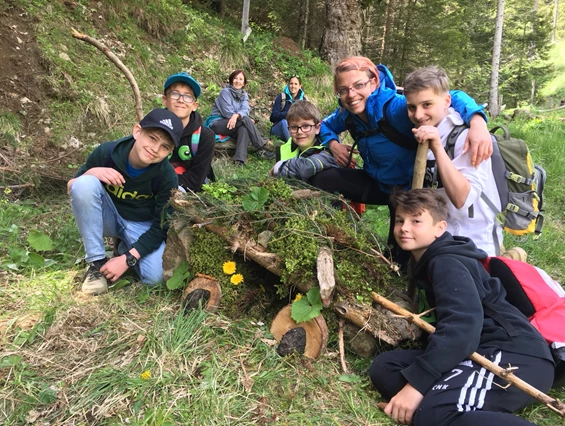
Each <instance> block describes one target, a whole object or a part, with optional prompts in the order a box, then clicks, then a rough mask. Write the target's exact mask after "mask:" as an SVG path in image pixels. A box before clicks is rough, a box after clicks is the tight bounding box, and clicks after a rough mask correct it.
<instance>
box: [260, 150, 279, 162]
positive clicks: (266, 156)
mask: <svg viewBox="0 0 565 426" xmlns="http://www.w3.org/2000/svg"><path fill="white" fill-rule="evenodd" d="M257 155H258V156H259V158H263V159H264V160H274V159H275V157H276V155H275V153H274V152H271V151H267V150H266V149H264V148H263V149H262V150H260V151H257Z"/></svg>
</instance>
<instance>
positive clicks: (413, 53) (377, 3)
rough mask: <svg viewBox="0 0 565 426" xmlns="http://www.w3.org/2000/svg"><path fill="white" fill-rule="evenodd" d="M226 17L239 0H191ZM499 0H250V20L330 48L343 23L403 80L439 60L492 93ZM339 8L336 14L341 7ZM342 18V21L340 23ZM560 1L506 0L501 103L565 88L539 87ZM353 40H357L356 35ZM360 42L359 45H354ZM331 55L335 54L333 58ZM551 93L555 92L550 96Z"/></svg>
mask: <svg viewBox="0 0 565 426" xmlns="http://www.w3.org/2000/svg"><path fill="white" fill-rule="evenodd" d="M187 3H190V4H192V5H194V6H198V7H200V8H205V9H208V10H210V9H212V10H215V11H216V12H217V13H219V14H220V16H222V18H223V19H233V20H234V21H235V20H238V19H241V13H242V1H241V0H216V1H211V0H209V1H204V0H203V1H195V0H194V1H189V2H187ZM497 3H498V2H497V1H495V0H454V1H449V2H447V1H443V0H343V1H335V0H303V1H300V2H296V1H284V0H283V1H281V0H262V1H257V0H255V1H253V0H252V1H251V3H250V11H249V17H250V20H251V26H252V27H254V26H255V27H256V28H257V27H261V28H263V29H268V30H270V31H272V32H274V33H276V34H278V35H280V36H284V37H288V38H290V39H292V40H294V41H295V42H296V43H297V44H298V45H299V46H301V47H304V48H306V49H310V50H312V51H315V52H320V53H321V54H322V56H323V57H326V58H329V59H331V52H327V47H326V46H325V44H326V43H327V39H325V37H326V38H327V34H325V32H324V31H325V30H326V31H327V30H328V29H329V31H331V30H332V29H335V28H336V26H339V25H341V29H340V31H341V32H340V34H341V41H342V43H347V40H346V38H347V31H349V32H350V33H351V32H356V31H358V32H359V33H360V38H357V37H355V36H353V38H354V39H359V40H360V50H359V53H361V54H363V55H366V56H368V57H370V58H371V59H372V60H373V61H375V62H377V63H378V62H381V63H384V64H386V65H387V66H388V67H389V68H390V69H391V71H392V72H393V74H394V75H395V76H396V78H397V83H399V84H401V82H402V79H403V77H404V76H405V75H406V74H407V73H409V72H410V71H411V70H413V69H414V68H417V67H420V66H424V65H429V64H436V65H440V66H442V67H443V68H445V70H446V71H447V73H448V75H449V76H450V78H451V79H452V83H453V86H454V87H457V88H460V89H463V90H465V91H467V92H469V93H471V94H472V95H473V96H475V97H476V98H477V99H478V100H480V101H485V102H486V100H488V94H489V85H490V78H491V71H492V51H493V39H494V32H495V19H496V12H497ZM336 11H337V12H338V13H336ZM336 20H337V21H338V22H336ZM562 21H563V19H562V18H561V17H560V15H559V13H558V0H506V1H505V5H504V26H503V36H502V48H501V57H500V70H499V95H500V98H499V99H501V101H502V102H501V104H505V105H506V106H507V107H509V108H514V107H518V106H520V105H521V104H528V103H537V104H541V105H543V106H545V107H551V106H553V105H554V104H556V103H558V102H559V100H560V98H562V97H563V98H565V92H560V93H548V92H547V91H542V90H541V89H542V88H543V87H544V85H545V84H546V83H547V82H548V81H549V80H551V79H552V77H553V75H554V72H556V70H555V69H554V68H553V67H552V65H551V64H550V63H549V62H548V59H549V56H550V48H551V46H552V42H555V41H556V40H559V39H560V36H561V34H562V32H563V30H564V25H563V22H562ZM353 43H354V44H355V41H354V42H353ZM354 50H355V49H353V51H354ZM330 62H331V61H330ZM548 95H553V97H552V98H551V99H546V98H547V96H548Z"/></svg>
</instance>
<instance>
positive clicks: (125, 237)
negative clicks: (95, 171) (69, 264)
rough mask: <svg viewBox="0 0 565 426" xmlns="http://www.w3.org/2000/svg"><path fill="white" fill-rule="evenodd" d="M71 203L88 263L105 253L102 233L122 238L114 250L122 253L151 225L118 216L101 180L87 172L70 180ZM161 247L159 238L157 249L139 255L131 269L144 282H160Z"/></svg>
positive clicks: (104, 255) (162, 249) (163, 245)
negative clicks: (140, 256)
mask: <svg viewBox="0 0 565 426" xmlns="http://www.w3.org/2000/svg"><path fill="white" fill-rule="evenodd" d="M71 207H72V209H73V214H74V216H75V221H76V224H77V227H78V230H79V232H80V235H81V237H82V241H83V243H84V249H85V251H86V257H85V259H86V261H87V262H89V263H90V262H94V261H96V260H101V259H104V258H105V257H106V250H105V246H104V237H117V238H119V239H120V240H121V241H122V242H121V244H120V246H119V247H118V252H119V253H120V254H122V253H125V252H126V251H128V250H130V249H131V248H132V245H133V243H135V242H136V241H137V240H138V239H139V237H140V236H141V235H142V234H143V233H145V231H147V230H148V229H149V228H150V227H151V221H148V222H135V221H132V220H126V219H124V218H123V217H121V216H120V214H119V213H118V211H117V210H116V206H114V203H113V202H112V199H111V198H110V196H109V195H108V193H107V192H106V190H105V189H104V187H103V186H102V183H101V182H100V181H99V180H98V179H97V178H96V177H94V176H91V175H82V176H80V177H79V178H77V179H76V180H75V181H74V182H73V184H72V186H71ZM164 251H165V242H164V241H163V243H162V244H161V246H160V247H159V248H158V249H157V250H155V251H153V252H151V253H149V254H148V255H146V256H143V257H142V258H141V259H139V261H138V262H137V265H135V272H137V275H139V278H141V281H142V282H144V283H145V284H149V285H156V284H160V283H162V282H163V252H164Z"/></svg>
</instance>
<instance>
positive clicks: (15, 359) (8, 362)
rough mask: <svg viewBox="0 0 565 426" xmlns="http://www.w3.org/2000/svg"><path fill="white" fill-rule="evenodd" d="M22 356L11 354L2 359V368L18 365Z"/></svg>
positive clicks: (0, 363) (0, 361)
mask: <svg viewBox="0 0 565 426" xmlns="http://www.w3.org/2000/svg"><path fill="white" fill-rule="evenodd" d="M22 359H23V358H22V357H21V356H19V355H9V356H5V357H3V358H2V359H0V368H8V367H13V366H15V365H18V364H19V363H20V362H21V361H22Z"/></svg>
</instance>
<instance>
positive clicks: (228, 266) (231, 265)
mask: <svg viewBox="0 0 565 426" xmlns="http://www.w3.org/2000/svg"><path fill="white" fill-rule="evenodd" d="M222 268H223V270H224V274H227V275H231V274H233V273H234V272H235V262H233V261H229V262H224V264H223V266H222Z"/></svg>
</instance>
